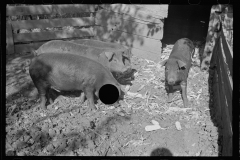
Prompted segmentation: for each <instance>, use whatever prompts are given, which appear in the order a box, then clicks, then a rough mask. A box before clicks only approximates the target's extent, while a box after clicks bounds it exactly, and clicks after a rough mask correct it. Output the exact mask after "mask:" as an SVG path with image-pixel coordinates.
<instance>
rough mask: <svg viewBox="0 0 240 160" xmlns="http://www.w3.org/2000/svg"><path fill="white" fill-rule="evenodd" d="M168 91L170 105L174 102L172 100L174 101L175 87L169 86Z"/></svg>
mask: <svg viewBox="0 0 240 160" xmlns="http://www.w3.org/2000/svg"><path fill="white" fill-rule="evenodd" d="M166 89H167V91H168V99H167V102H168V103H170V102H172V99H173V86H171V85H167V87H166Z"/></svg>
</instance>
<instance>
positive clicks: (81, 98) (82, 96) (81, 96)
mask: <svg viewBox="0 0 240 160" xmlns="http://www.w3.org/2000/svg"><path fill="white" fill-rule="evenodd" d="M84 98H85V94H84V92H82V93H81V95H80V101H81V102H84Z"/></svg>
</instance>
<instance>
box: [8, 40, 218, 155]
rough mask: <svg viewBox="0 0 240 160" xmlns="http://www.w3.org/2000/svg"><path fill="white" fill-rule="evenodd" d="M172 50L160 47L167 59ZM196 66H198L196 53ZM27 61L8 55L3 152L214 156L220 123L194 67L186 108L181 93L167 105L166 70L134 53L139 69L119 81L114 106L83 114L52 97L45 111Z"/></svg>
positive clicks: (71, 102)
mask: <svg viewBox="0 0 240 160" xmlns="http://www.w3.org/2000/svg"><path fill="white" fill-rule="evenodd" d="M171 49H172V45H168V46H166V47H165V48H164V49H163V53H162V56H161V59H162V60H164V59H167V58H168V56H169V54H170V52H171ZM195 60H196V64H199V61H198V59H197V58H196V59H195ZM27 61H28V58H22V57H15V58H8V60H7V66H6V67H7V68H6V69H7V70H6V71H7V73H6V97H7V98H6V115H7V116H6V154H7V155H9V156H10V155H18V156H24V155H27V156H30V155H35V156H43V155H44V156H49V155H57V156H60V155H65V156H218V155H219V153H218V152H219V150H220V149H219V145H218V136H219V135H218V130H217V129H218V128H217V127H216V126H214V124H213V122H212V120H211V119H212V118H211V116H210V108H209V91H208V74H207V73H205V72H201V71H200V68H199V66H198V65H193V66H192V68H191V69H190V72H189V77H188V87H187V95H188V99H189V101H190V103H189V108H184V107H183V102H182V99H181V95H180V92H176V93H175V98H174V101H173V102H171V103H167V102H166V99H167V93H166V90H165V86H164V79H165V75H164V67H161V66H160V64H159V63H155V62H153V61H149V60H146V59H140V58H137V57H133V58H132V67H133V68H134V69H136V70H137V72H136V73H134V75H135V79H134V80H133V81H132V85H131V86H129V85H127V86H124V87H123V88H124V92H125V95H124V99H123V100H120V102H119V103H120V106H118V107H114V106H109V105H104V104H103V103H101V102H100V101H99V102H98V103H97V104H96V106H97V108H98V110H97V111H96V112H94V113H93V114H89V113H88V112H87V108H88V106H87V103H86V101H85V102H84V103H83V102H80V99H79V98H78V97H76V96H75V97H74V96H70V95H69V96H63V95H60V96H59V97H57V98H56V99H55V101H54V103H53V104H52V105H48V110H47V111H44V110H42V109H41V108H40V107H39V98H38V97H37V90H36V88H35V87H34V85H33V83H32V81H31V79H30V77H29V74H28V68H26V71H24V70H22V68H23V66H26V65H27V64H28V62H27Z"/></svg>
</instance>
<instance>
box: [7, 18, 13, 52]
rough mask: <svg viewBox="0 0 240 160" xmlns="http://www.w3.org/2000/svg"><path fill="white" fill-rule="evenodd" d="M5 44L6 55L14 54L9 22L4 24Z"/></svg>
mask: <svg viewBox="0 0 240 160" xmlns="http://www.w3.org/2000/svg"><path fill="white" fill-rule="evenodd" d="M6 42H7V46H6V49H7V54H13V53H14V43H13V31H12V24H11V22H7V23H6Z"/></svg>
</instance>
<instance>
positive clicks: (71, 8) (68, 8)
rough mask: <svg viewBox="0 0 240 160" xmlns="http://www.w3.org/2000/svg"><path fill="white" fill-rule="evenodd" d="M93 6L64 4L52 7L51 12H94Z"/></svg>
mask: <svg viewBox="0 0 240 160" xmlns="http://www.w3.org/2000/svg"><path fill="white" fill-rule="evenodd" d="M95 6H96V5H93V4H66V5H62V4H61V5H53V12H54V13H58V14H64V13H78V12H95Z"/></svg>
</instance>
